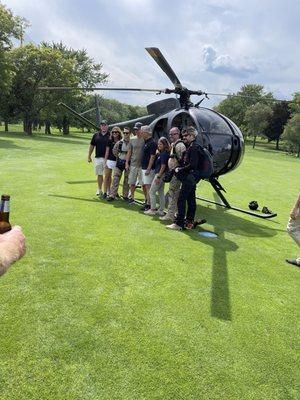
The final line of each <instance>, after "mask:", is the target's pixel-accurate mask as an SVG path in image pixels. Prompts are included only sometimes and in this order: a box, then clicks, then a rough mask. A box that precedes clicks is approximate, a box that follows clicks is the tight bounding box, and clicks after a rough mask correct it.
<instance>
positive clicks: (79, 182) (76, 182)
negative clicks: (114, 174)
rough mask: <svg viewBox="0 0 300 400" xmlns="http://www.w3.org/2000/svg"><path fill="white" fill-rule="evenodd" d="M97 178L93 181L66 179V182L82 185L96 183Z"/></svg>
mask: <svg viewBox="0 0 300 400" xmlns="http://www.w3.org/2000/svg"><path fill="white" fill-rule="evenodd" d="M95 182H96V180H95V179H93V180H92V181H66V183H68V184H69V185H80V184H83V183H95Z"/></svg>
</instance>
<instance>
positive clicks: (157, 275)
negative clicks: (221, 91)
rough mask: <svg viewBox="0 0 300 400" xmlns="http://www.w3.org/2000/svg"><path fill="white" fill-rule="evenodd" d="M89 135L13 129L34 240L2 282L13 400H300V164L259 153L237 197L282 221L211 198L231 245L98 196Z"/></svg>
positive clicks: (233, 187)
mask: <svg viewBox="0 0 300 400" xmlns="http://www.w3.org/2000/svg"><path fill="white" fill-rule="evenodd" d="M89 138H90V135H88V134H80V133H74V134H72V135H70V136H69V137H61V136H58V135H53V136H51V137H49V136H44V135H42V134H41V135H38V136H33V137H27V136H24V135H23V134H21V133H17V132H15V133H3V132H1V133H0V189H1V190H0V192H2V193H3V192H7V193H9V194H10V195H11V199H12V204H11V221H12V223H13V224H19V225H21V226H22V227H23V229H24V232H25V234H26V237H27V255H26V257H24V258H23V259H22V260H21V261H20V262H18V263H17V264H16V265H14V266H13V267H12V268H11V269H10V271H9V272H8V273H7V274H6V275H4V276H3V277H2V278H1V279H0V299H1V307H0V323H1V324H0V399H1V400H2V399H3V400H11V399H16V400H19V399H30V400H33V399H34V400H35V399H51V400H52V399H53V400H54V399H55V400H58V399H61V400H71V399H72V400H75V399H76V400H78V399H84V400H85V399H89V400H90V399H101V400H102V399H103V400H106V399H108V400H110V399H122V400H125V399H130V400H131V399H137V400H140V399H164V400H165V399H170V400H173V399H176V400H177V399H185V400H186V399H197V400H198V399H222V400H224V399H243V400H246V399H247V400H248V399H255V400H256V399H268V400H270V399H272V400H275V399H298V398H299V396H300V395H299V386H297V383H299V373H298V371H299V357H298V356H297V346H298V343H299V324H298V321H299V300H298V299H299V295H298V294H299V290H297V289H299V269H297V268H295V267H293V266H289V265H287V264H286V263H285V261H284V259H285V258H286V257H294V256H297V255H299V248H297V247H296V245H295V244H294V243H293V242H292V240H291V239H290V238H289V237H288V235H287V233H286V232H285V226H286V222H287V219H288V215H289V211H290V209H291V207H292V205H293V203H294V201H295V198H296V196H297V194H298V191H299V178H300V160H299V159H297V158H295V157H291V156H287V155H285V154H284V153H283V152H276V151H273V149H272V147H273V145H270V149H266V146H261V147H260V146H259V145H258V146H257V148H256V149H255V150H252V149H251V147H250V146H248V147H247V149H246V154H245V157H244V161H243V163H242V164H241V166H240V167H239V168H238V169H237V170H235V171H234V172H232V173H230V174H227V175H226V176H224V177H222V179H221V183H222V184H223V185H224V187H225V188H226V189H227V191H228V193H227V198H228V200H229V201H230V202H232V204H234V205H235V206H239V207H243V208H247V204H248V203H249V201H250V200H257V201H258V203H259V205H260V206H261V207H262V206H264V205H266V206H268V207H269V208H271V209H272V210H273V211H275V212H277V213H278V217H276V218H275V219H273V220H260V219H254V218H252V217H250V216H247V215H243V214H239V213H237V212H234V211H226V210H225V209H223V208H220V207H219V208H216V207H215V206H214V205H207V204H205V203H202V204H200V203H199V207H198V211H197V212H198V215H199V216H201V217H202V218H206V219H207V221H208V223H207V224H206V225H205V226H203V229H204V228H205V229H208V230H213V231H215V232H216V233H218V235H219V238H218V239H202V238H201V237H200V236H198V235H197V232H195V231H193V232H188V233H185V232H173V231H168V230H166V229H165V228H164V225H165V224H164V223H162V222H161V221H159V220H157V219H156V218H151V217H149V216H145V215H143V214H142V213H139V212H138V208H137V207H135V206H133V207H130V206H124V204H123V203H122V202H121V201H120V202H115V203H113V204H109V203H107V202H104V201H99V200H97V199H96V198H95V189H96V185H95V182H94V175H93V168H92V166H91V165H89V164H88V163H87V162H86V155H87V148H88V144H89ZM198 193H199V194H200V195H202V196H204V197H208V198H211V199H213V193H212V190H211V189H210V187H209V185H208V184H207V183H202V184H200V185H199V187H198ZM139 195H140V196H141V197H142V195H141V193H140V194H139ZM298 350H299V348H298ZM298 354H299V353H298Z"/></svg>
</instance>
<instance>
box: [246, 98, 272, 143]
mask: <svg viewBox="0 0 300 400" xmlns="http://www.w3.org/2000/svg"><path fill="white" fill-rule="evenodd" d="M271 115H272V108H271V107H270V106H267V105H266V104H262V103H256V104H254V105H252V106H250V107H248V109H247V111H246V113H245V122H246V123H247V128H248V132H249V133H250V134H251V135H253V148H254V147H255V143H256V136H257V134H258V133H262V132H263V131H264V129H265V128H266V126H267V124H268V120H269V118H270V117H271Z"/></svg>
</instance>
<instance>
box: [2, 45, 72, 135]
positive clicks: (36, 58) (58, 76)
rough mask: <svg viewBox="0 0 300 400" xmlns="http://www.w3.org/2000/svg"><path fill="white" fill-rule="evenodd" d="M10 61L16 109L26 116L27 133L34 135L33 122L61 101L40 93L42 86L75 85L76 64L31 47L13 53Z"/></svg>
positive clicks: (24, 119) (45, 50)
mask: <svg viewBox="0 0 300 400" xmlns="http://www.w3.org/2000/svg"><path fill="white" fill-rule="evenodd" d="M10 60H11V63H12V64H13V65H14V73H15V76H14V78H13V82H12V89H11V96H12V97H13V98H14V101H13V103H14V108H15V110H18V112H19V113H21V115H22V117H23V122H24V132H26V133H27V134H31V133H32V121H33V120H34V119H35V118H37V117H38V115H39V113H40V111H41V110H42V109H43V108H45V107H47V106H49V104H51V103H53V102H55V103H57V102H58V96H57V93H55V92H46V91H41V90H39V86H54V85H55V86H56V85H62V86H63V85H67V86H76V85H77V84H78V80H77V79H76V77H75V76H74V74H73V73H72V72H73V62H72V60H67V59H64V57H63V56H62V55H61V53H60V52H58V51H55V50H52V49H46V48H41V47H36V46H34V45H32V44H29V45H26V46H23V47H19V48H16V49H13V50H11V52H10Z"/></svg>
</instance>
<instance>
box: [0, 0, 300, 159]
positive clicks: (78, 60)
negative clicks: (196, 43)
mask: <svg viewBox="0 0 300 400" xmlns="http://www.w3.org/2000/svg"><path fill="white" fill-rule="evenodd" d="M0 21H1V25H0V121H3V122H4V124H5V130H8V128H9V123H16V122H19V121H23V128H24V132H25V133H26V134H28V135H30V134H32V130H34V129H38V128H41V126H44V127H45V133H51V125H52V126H56V127H58V128H59V129H60V130H61V131H62V133H63V134H68V132H69V127H70V125H72V126H76V127H80V128H82V129H84V128H85V125H84V123H82V122H80V121H78V120H77V119H76V118H75V117H74V116H73V115H72V114H70V113H68V112H66V110H65V109H63V108H62V107H61V106H60V105H59V103H61V102H63V103H65V104H67V105H68V106H70V107H71V108H73V109H74V110H75V111H77V112H79V113H81V112H83V111H84V110H89V109H92V108H94V96H92V95H90V94H87V93H84V92H82V91H59V92H58V91H42V90H39V88H40V87H42V86H71V87H92V86H95V85H98V84H105V83H106V82H107V81H108V77H109V75H108V74H107V73H106V72H104V71H103V65H102V63H95V62H94V60H93V59H92V58H91V57H89V55H88V54H87V51H86V50H84V49H81V50H76V49H72V48H69V47H67V46H65V45H64V44H63V43H62V42H60V43H47V42H42V43H40V44H39V45H34V44H27V45H20V46H14V45H13V41H14V40H19V41H20V42H21V43H22V38H23V35H24V32H25V30H26V28H27V27H28V26H29V23H28V21H27V20H25V19H24V18H21V17H19V16H15V15H14V14H13V13H12V11H11V10H9V9H8V8H6V7H5V6H4V5H2V4H1V3H0ZM236 95H241V96H244V97H239V96H236ZM274 100H275V99H274V97H273V94H272V93H271V92H265V90H264V87H263V86H262V85H256V84H248V85H245V86H242V88H241V89H240V90H239V91H238V92H237V93H235V94H233V95H231V96H229V97H228V98H226V99H225V100H223V101H222V102H221V103H220V104H219V105H218V106H216V107H215V109H216V110H217V111H219V112H220V113H222V114H224V115H226V116H227V117H229V118H230V119H231V120H232V121H233V122H234V123H236V124H237V125H238V126H239V127H240V128H241V130H242V131H243V132H244V133H245V134H246V135H249V136H251V137H252V138H253V147H254V146H255V143H256V137H257V136H258V135H259V136H265V137H267V138H268V140H269V141H276V148H277V149H278V148H279V140H280V139H281V138H283V139H285V141H286V143H287V144H288V146H289V149H288V150H289V151H290V152H292V153H296V154H297V155H298V157H299V155H300V92H296V93H295V94H294V98H293V102H291V103H289V102H287V101H274ZM100 108H101V115H102V117H103V118H105V119H107V120H108V122H109V123H113V122H117V121H124V120H130V119H134V118H138V117H140V116H142V115H145V114H146V113H147V112H146V109H145V108H144V107H139V106H131V105H128V104H123V103H120V102H118V101H116V100H109V99H105V98H101V99H100ZM87 116H88V117H89V118H90V119H91V120H93V121H95V119H96V118H95V112H94V111H91V114H90V115H87Z"/></svg>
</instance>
